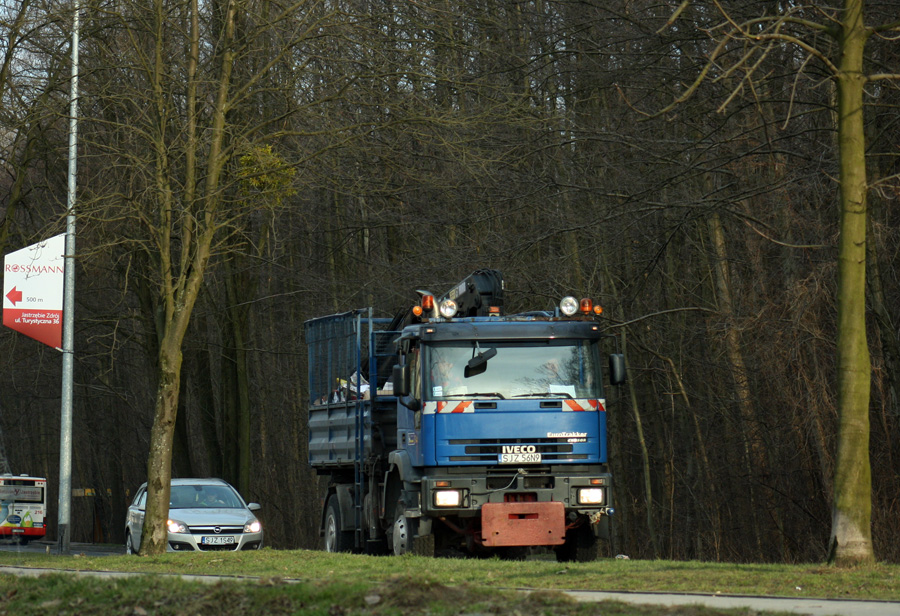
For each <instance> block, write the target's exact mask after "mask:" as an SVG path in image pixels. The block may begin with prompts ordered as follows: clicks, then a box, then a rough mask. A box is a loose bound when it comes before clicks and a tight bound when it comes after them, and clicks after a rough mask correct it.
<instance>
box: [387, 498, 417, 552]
mask: <svg viewBox="0 0 900 616" xmlns="http://www.w3.org/2000/svg"><path fill="white" fill-rule="evenodd" d="M403 509H404V507H403V505H398V506H397V512H396V513H395V514H394V524H393V526H392V527H391V548H392V550H393V552H394V556H403V555H404V554H407V553H409V552H412V549H413V546H414V545H415V543H414V541H415V534H416V529H415V522H413V521H412V520H410V519H409V518H408V517H406V513H405V512H404V511H403Z"/></svg>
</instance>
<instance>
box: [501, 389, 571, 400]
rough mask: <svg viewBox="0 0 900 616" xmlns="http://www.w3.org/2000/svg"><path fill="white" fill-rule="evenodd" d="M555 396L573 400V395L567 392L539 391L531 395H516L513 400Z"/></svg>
mask: <svg viewBox="0 0 900 616" xmlns="http://www.w3.org/2000/svg"><path fill="white" fill-rule="evenodd" d="M554 396H561V397H563V398H568V399H570V400H572V399H573V397H572V394H570V393H568V392H565V391H539V392H536V393H531V394H516V395H515V396H513V398H552V397H554Z"/></svg>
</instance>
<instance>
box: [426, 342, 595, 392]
mask: <svg viewBox="0 0 900 616" xmlns="http://www.w3.org/2000/svg"><path fill="white" fill-rule="evenodd" d="M493 350H496V354H494V351H493ZM479 354H482V355H483V357H484V358H486V361H484V360H482V361H480V362H479V361H477V360H476V361H475V362H472V360H473V358H476V357H477V356H478V355H479ZM479 364H480V365H479ZM426 366H427V369H426V371H425V388H424V389H425V392H424V393H425V398H426V399H427V400H453V399H456V400H458V399H460V398H461V397H484V398H490V399H510V398H513V399H523V398H538V397H546V398H602V397H603V390H602V387H601V381H600V351H599V347H598V342H597V341H594V340H550V341H546V340H544V341H524V340H523V341H517V342H496V343H494V342H490V341H479V343H478V346H477V347H476V346H475V345H474V344H473V343H472V342H464V343H462V342H459V343H457V342H454V343H436V344H433V345H429V346H428V347H427V359H426ZM467 366H468V369H466V367H467Z"/></svg>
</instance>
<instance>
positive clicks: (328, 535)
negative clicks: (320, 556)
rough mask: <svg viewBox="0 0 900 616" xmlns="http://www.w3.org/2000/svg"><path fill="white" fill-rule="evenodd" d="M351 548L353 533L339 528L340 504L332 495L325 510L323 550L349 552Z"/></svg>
mask: <svg viewBox="0 0 900 616" xmlns="http://www.w3.org/2000/svg"><path fill="white" fill-rule="evenodd" d="M352 549H353V533H352V532H351V531H345V530H341V506H340V504H339V503H338V499H337V496H332V497H331V498H329V499H328V506H327V508H326V510H325V551H326V552H349V551H350V550H352Z"/></svg>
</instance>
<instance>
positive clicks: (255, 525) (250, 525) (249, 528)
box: [244, 520, 262, 533]
mask: <svg viewBox="0 0 900 616" xmlns="http://www.w3.org/2000/svg"><path fill="white" fill-rule="evenodd" d="M261 530H262V524H260V523H259V520H253V521H252V522H247V523H246V524H244V532H245V533H258V532H259V531H261Z"/></svg>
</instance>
